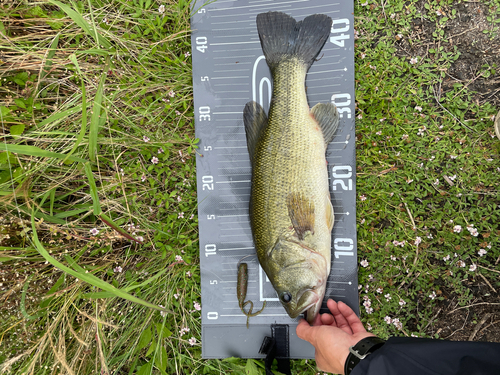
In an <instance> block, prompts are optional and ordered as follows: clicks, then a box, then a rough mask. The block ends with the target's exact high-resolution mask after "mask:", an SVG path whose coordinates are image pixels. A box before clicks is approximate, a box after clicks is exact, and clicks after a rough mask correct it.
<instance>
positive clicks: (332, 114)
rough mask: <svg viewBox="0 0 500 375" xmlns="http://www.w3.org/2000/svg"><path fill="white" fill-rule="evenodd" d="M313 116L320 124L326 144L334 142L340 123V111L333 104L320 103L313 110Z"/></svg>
mask: <svg viewBox="0 0 500 375" xmlns="http://www.w3.org/2000/svg"><path fill="white" fill-rule="evenodd" d="M311 114H312V115H313V116H314V118H315V119H316V121H317V122H318V125H319V127H320V128H321V131H322V132H323V137H324V138H325V144H328V143H330V142H331V141H332V140H333V137H334V135H335V131H336V130H337V128H338V126H339V122H340V116H339V111H337V107H335V105H334V104H333V103H318V104H316V105H315V106H314V107H312V109H311Z"/></svg>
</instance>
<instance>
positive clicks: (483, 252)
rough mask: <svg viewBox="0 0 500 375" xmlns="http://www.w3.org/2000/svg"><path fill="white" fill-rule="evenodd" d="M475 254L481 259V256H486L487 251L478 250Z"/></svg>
mask: <svg viewBox="0 0 500 375" xmlns="http://www.w3.org/2000/svg"><path fill="white" fill-rule="evenodd" d="M477 253H478V254H479V256H480V257H482V256H483V255H486V253H487V251H486V250H484V249H479V251H478V252H477Z"/></svg>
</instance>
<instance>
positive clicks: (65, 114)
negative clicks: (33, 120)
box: [37, 104, 87, 129]
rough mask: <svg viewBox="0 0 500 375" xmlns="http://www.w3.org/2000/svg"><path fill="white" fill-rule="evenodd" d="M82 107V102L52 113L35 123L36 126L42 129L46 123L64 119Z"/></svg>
mask: <svg viewBox="0 0 500 375" xmlns="http://www.w3.org/2000/svg"><path fill="white" fill-rule="evenodd" d="M82 108H83V106H82V104H77V105H75V106H74V107H72V108H70V109H67V110H65V111H62V112H57V113H54V114H53V115H50V116H49V117H47V118H46V119H45V120H43V121H41V122H39V123H38V124H37V128H38V129H42V128H44V127H45V125H47V124H50V123H55V122H56V121H59V120H62V119H66V118H68V116H71V115H72V114H74V113H77V112H80V111H81V110H82ZM85 110H87V107H86V106H85Z"/></svg>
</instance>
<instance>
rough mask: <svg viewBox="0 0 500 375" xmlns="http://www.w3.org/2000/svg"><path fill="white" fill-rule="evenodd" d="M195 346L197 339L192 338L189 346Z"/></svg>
mask: <svg viewBox="0 0 500 375" xmlns="http://www.w3.org/2000/svg"><path fill="white" fill-rule="evenodd" d="M194 344H196V339H195V338H194V337H191V338H190V339H189V345H191V346H193V345H194Z"/></svg>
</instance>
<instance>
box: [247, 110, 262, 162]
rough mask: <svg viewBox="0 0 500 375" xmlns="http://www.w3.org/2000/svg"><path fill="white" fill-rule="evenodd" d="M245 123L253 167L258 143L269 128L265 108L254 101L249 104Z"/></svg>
mask: <svg viewBox="0 0 500 375" xmlns="http://www.w3.org/2000/svg"><path fill="white" fill-rule="evenodd" d="M243 123H244V124H245V133H246V135H247V148H248V153H249V154H250V162H251V163H252V166H253V155H254V154H255V149H256V147H257V142H258V141H259V138H260V136H261V134H262V133H263V131H264V129H265V128H266V126H267V115H266V113H265V112H264V108H262V106H261V105H260V104H259V103H256V102H254V101H251V102H248V103H247V104H246V105H245V109H244V110H243Z"/></svg>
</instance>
